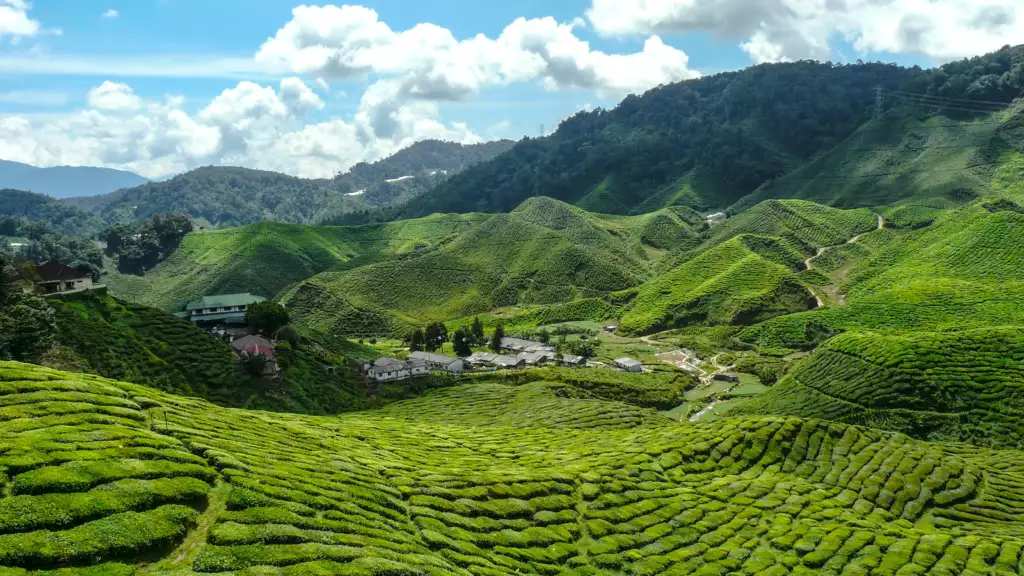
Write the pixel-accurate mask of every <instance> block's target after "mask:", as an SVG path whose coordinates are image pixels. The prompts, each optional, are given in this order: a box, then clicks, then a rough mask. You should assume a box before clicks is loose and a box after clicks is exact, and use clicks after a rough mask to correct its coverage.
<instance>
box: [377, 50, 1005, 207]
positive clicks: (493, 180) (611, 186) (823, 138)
mask: <svg viewBox="0 0 1024 576" xmlns="http://www.w3.org/2000/svg"><path fill="white" fill-rule="evenodd" d="M1022 87H1024V47H1015V48H1010V47H1006V48H1004V49H1002V50H1000V51H999V52H996V53H993V54H989V55H987V56H982V57H976V58H972V59H969V60H964V61H959V62H953V63H950V64H947V65H945V66H942V67H940V68H935V69H932V70H923V69H921V68H918V67H914V68H903V67H899V66H896V65H894V64H861V63H858V64H853V65H836V64H830V63H816V62H796V63H786V64H771V65H761V66H755V67H751V68H748V69H746V70H743V71H740V72H731V73H724V74H718V75H715V76H709V77H704V78H700V79H696V80H689V81H686V82H681V83H678V84H671V85H668V86H662V87H660V88H656V89H653V90H651V91H649V92H647V93H645V94H643V95H642V96H629V97H627V98H626V99H625V100H623V101H622V102H621V103H620V104H619V105H618V106H617V107H616V108H615V109H613V110H595V111H592V112H580V113H578V114H576V115H575V116H573V117H571V118H569V119H567V120H566V121H564V122H563V123H562V124H561V125H560V126H559V128H558V130H557V131H556V132H555V133H554V134H552V135H551V136H549V137H546V138H540V139H526V140H523V141H522V142H520V143H518V144H517V145H516V146H515V147H514V148H513V149H512V150H511V151H510V152H508V153H506V154H503V155H501V156H499V157H497V158H495V159H494V160H492V161H490V162H487V163H483V164H480V165H478V166H475V167H473V168H471V169H469V170H466V171H465V172H463V173H462V174H460V175H459V176H457V177H454V178H452V179H450V180H448V181H447V182H445V183H443V184H441V185H439V186H438V187H437V188H435V189H434V190H432V191H431V192H429V193H428V194H425V195H423V196H421V197H420V198H417V199H414V200H413V201H411V202H410V203H409V204H408V205H407V206H406V207H405V208H403V209H402V210H400V211H396V213H395V214H393V215H391V216H393V217H414V216H421V215H425V214H430V213H434V212H470V211H482V212H504V211H509V210H512V209H513V208H515V207H516V206H517V205H518V204H520V203H521V202H522V201H523V199H525V198H527V197H530V196H534V195H544V196H550V197H553V198H558V199H560V200H563V201H565V202H570V203H574V204H576V205H578V206H580V207H583V208H585V209H587V210H591V211H597V212H606V213H608V212H611V213H639V212H649V211H653V210H657V209H659V208H661V207H664V206H666V205H672V204H677V205H685V206H690V207H693V208H699V209H704V208H724V207H727V206H729V205H731V204H733V203H734V202H736V201H737V200H739V199H740V198H742V197H743V196H745V195H747V194H750V193H751V192H753V191H755V190H756V189H757V188H758V187H760V186H761V185H762V184H764V183H766V182H770V181H772V180H773V179H776V178H779V177H780V176H783V175H784V174H787V173H788V172H791V171H792V170H794V169H796V168H799V167H801V166H802V165H804V164H805V163H806V162H807V161H808V160H809V159H812V158H814V157H815V156H816V155H818V154H820V153H822V152H825V151H827V150H830V149H832V148H834V147H835V146H836V145H838V144H840V143H841V142H843V141H844V140H845V139H846V138H848V137H849V136H850V135H851V134H853V133H854V132H855V131H856V130H857V129H858V128H859V127H861V126H862V125H863V124H864V123H865V122H867V121H869V120H870V119H871V118H872V117H873V116H874V115H875V114H876V112H882V113H885V114H893V113H895V114H908V113H912V114H921V113H925V114H927V113H928V112H929V111H938V112H948V111H953V112H959V113H968V114H969V113H971V112H972V111H974V110H975V109H976V108H978V107H977V106H972V105H971V103H984V104H985V106H984V108H985V110H990V109H993V107H992V106H991V104H993V103H995V104H1009V103H1010V102H1011V101H1012V100H1013V99H1015V98H1017V97H1019V96H1020V95H1021V89H1022ZM879 89H881V94H883V95H889V96H888V97H884V98H883V100H882V106H881V107H882V109H881V110H880V111H879V110H876V96H877V95H878V94H879ZM893 95H896V96H898V97H893ZM908 102H909V103H910V104H912V105H914V106H913V108H914V109H913V110H912V111H910V112H907V110H906V108H907V106H906V105H907V103H908ZM957 104H962V106H958V105H957Z"/></svg>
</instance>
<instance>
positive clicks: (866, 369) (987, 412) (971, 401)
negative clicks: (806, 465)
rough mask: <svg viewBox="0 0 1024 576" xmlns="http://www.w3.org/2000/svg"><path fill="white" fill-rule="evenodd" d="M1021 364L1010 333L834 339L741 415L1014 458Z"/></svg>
mask: <svg viewBox="0 0 1024 576" xmlns="http://www.w3.org/2000/svg"><path fill="white" fill-rule="evenodd" d="M1022 358H1024V329H1022V328H1020V327H1005V328H982V329H976V330H968V331H963V332H946V333H931V332H917V333H904V334H888V335H886V334H872V333H849V334H843V335H842V336H838V337H836V338H833V339H831V340H829V341H828V342H827V343H826V344H824V345H823V346H821V347H820V348H819V349H818V350H817V351H816V352H815V353H814V354H813V355H812V356H811V357H810V358H809V359H808V360H807V361H806V362H803V363H801V364H799V365H798V366H797V368H796V369H795V370H794V371H793V372H792V373H791V374H790V375H788V376H786V377H785V378H783V379H782V381H780V382H779V383H778V384H777V385H776V386H775V387H774V388H772V389H771V391H769V392H768V393H767V394H765V395H764V396H762V397H761V398H760V399H759V400H758V401H757V402H755V403H752V404H751V405H749V406H747V407H746V409H745V410H746V411H747V412H751V413H762V414H780V415H792V416H800V417H804V418H824V419H829V420H835V421H839V422H848V423H852V424H859V425H862V426H871V427H874V428H884V429H889V430H897V431H900V432H904V433H906V434H909V435H911V436H914V437H917V438H923V439H930V440H939V441H961V442H972V443H976V444H985V445H996V446H1004V447H1014V448H1021V447H1022V446H1024V429H1022V427H1021V423H1020V418H1019V414H1020V411H1021V406H1019V404H1020V402H1021V399H1020V397H1021V394H1020V390H1019V387H1020V385H1021V383H1022V382H1024V373H1022V370H1024V364H1022Z"/></svg>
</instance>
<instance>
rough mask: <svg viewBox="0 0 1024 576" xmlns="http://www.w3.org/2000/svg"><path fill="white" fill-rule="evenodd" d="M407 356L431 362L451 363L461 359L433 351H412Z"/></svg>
mask: <svg viewBox="0 0 1024 576" xmlns="http://www.w3.org/2000/svg"><path fill="white" fill-rule="evenodd" d="M409 358H412V359H416V360H424V361H426V362H433V363H434V364H453V363H455V361H457V360H461V358H456V357H454V356H445V355H444V354H434V353H433V352H413V353H412V354H409Z"/></svg>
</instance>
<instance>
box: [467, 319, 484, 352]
mask: <svg viewBox="0 0 1024 576" xmlns="http://www.w3.org/2000/svg"><path fill="white" fill-rule="evenodd" d="M470 335H471V336H472V337H473V342H474V343H475V344H476V345H477V346H480V345H482V344H483V343H484V323H483V322H481V321H480V318H473V327H472V328H470Z"/></svg>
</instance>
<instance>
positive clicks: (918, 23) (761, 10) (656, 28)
mask: <svg viewBox="0 0 1024 576" xmlns="http://www.w3.org/2000/svg"><path fill="white" fill-rule="evenodd" d="M587 17H588V18H589V20H590V22H591V24H593V26H594V28H595V29H596V30H597V31H598V32H599V33H601V34H604V35H607V36H627V35H635V34H643V35H646V34H652V33H685V32H695V31H705V32H710V33H712V34H714V35H715V36H717V37H719V38H724V39H727V40H734V41H739V42H741V43H740V46H741V48H742V49H743V50H744V51H746V52H747V53H748V54H749V55H750V57H751V58H752V59H753V60H754V61H755V62H774V61H781V60H796V59H802V58H813V59H822V60H824V59H828V58H829V57H830V55H831V49H830V45H829V41H830V40H831V39H833V38H835V37H841V38H844V39H846V40H847V41H848V42H850V43H851V44H853V46H854V48H855V49H856V50H858V51H859V52H861V53H866V52H891V53H913V54H920V55H924V56H927V57H930V58H934V59H936V60H940V61H946V60H951V59H955V58H960V57H965V56H969V55H973V54H979V53H983V52H989V51H993V50H997V49H999V48H1000V47H1002V46H1003V45H1006V44H1019V43H1021V42H1024V2H1021V0H592V4H591V7H590V9H589V10H588V11H587Z"/></svg>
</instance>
